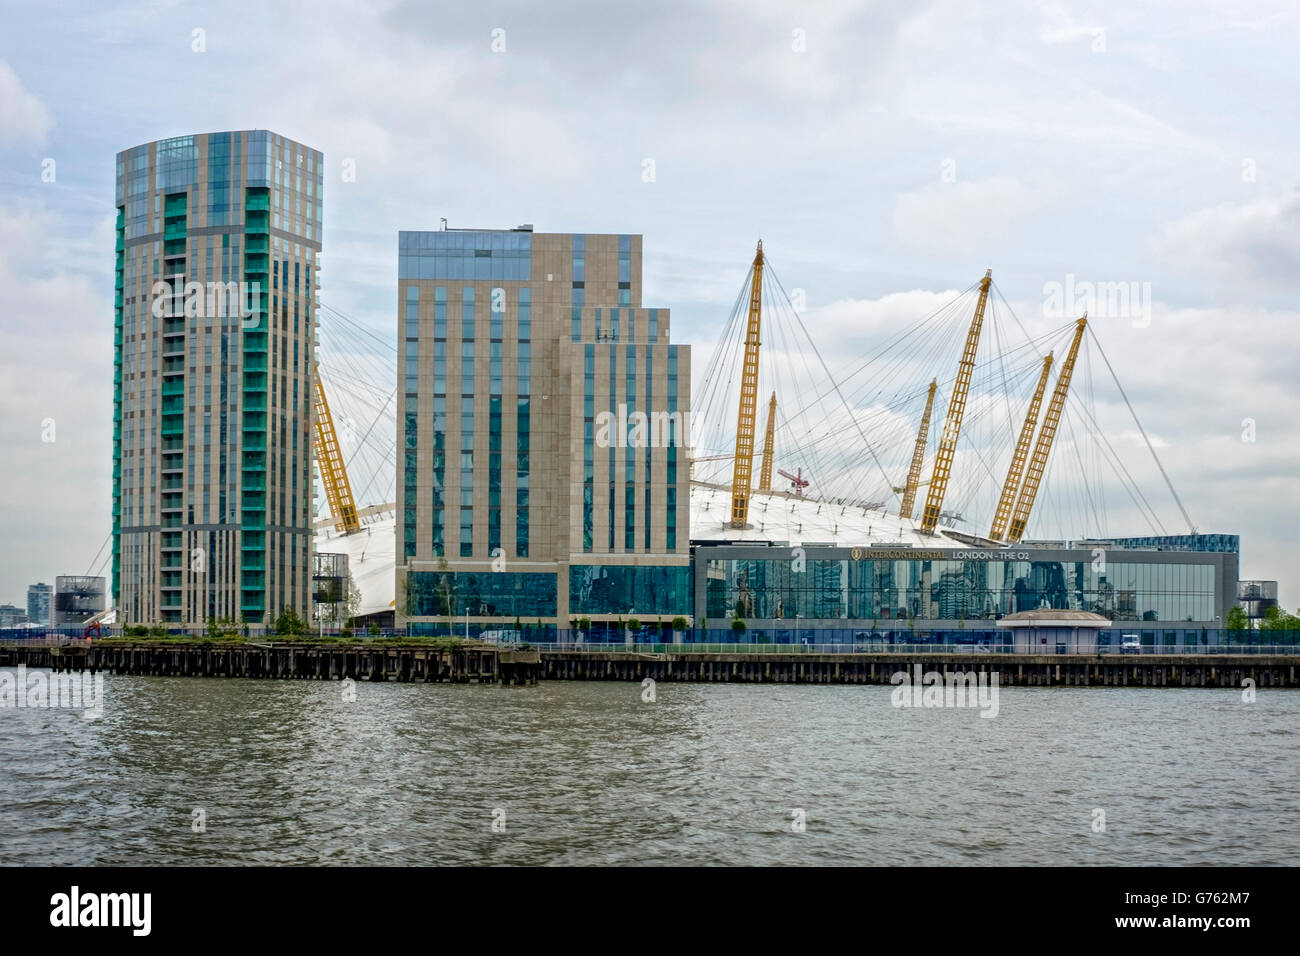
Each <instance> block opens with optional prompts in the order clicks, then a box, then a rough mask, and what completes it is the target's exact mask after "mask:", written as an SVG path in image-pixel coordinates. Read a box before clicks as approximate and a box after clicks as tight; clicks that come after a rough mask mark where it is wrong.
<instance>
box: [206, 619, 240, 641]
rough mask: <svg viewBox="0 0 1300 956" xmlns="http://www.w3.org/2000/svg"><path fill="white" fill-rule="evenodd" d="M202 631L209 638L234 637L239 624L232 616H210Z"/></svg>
mask: <svg viewBox="0 0 1300 956" xmlns="http://www.w3.org/2000/svg"><path fill="white" fill-rule="evenodd" d="M204 633H205V636H206V637H207V638H208V639H209V640H213V641H219V640H222V639H223V638H227V637H234V636H235V635H236V634H238V633H239V626H238V625H237V624H236V623H235V619H234V618H232V617H223V618H213V617H210V618H208V622H207V625H206V627H205V628H204Z"/></svg>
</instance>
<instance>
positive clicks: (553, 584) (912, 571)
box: [397, 544, 1238, 646]
mask: <svg viewBox="0 0 1300 956" xmlns="http://www.w3.org/2000/svg"><path fill="white" fill-rule="evenodd" d="M1237 572H1238V555H1237V553H1236V552H1235V551H1226V550H1215V551H1199V550H1194V549H1186V550H1157V549H1139V548H1119V547H1109V548H1106V547H1092V546H1091V545H1089V546H1086V547H1075V548H1043V547H1026V548H1021V549H996V550H982V551H979V550H970V551H958V550H937V549H936V550H933V551H921V550H910V549H901V548H898V547H886V548H841V547H831V546H814V545H808V546H805V547H803V548H783V547H769V546H765V545H751V544H716V545H715V544H707V545H706V544H697V545H695V546H694V547H693V548H692V553H691V563H690V564H689V565H686V564H666V563H665V564H656V563H597V562H592V563H581V564H579V563H575V564H571V565H567V564H556V565H551V566H550V569H549V570H542V571H506V570H502V571H492V570H491V569H482V570H466V569H464V568H458V567H450V568H441V569H437V570H427V569H424V568H420V567H418V566H417V567H416V569H415V570H412V571H411V572H410V574H409V580H410V585H409V587H407V586H406V585H405V584H404V583H403V578H404V577H405V576H406V575H407V572H406V569H405V568H401V569H399V570H398V578H399V581H398V589H397V591H398V596H399V597H398V600H399V602H401V611H402V613H401V617H402V618H404V619H406V620H408V621H409V622H410V623H411V624H412V625H413V626H414V628H415V630H417V631H421V632H430V631H431V629H432V631H433V632H436V631H437V628H438V626H439V621H441V622H442V626H443V627H444V628H445V627H448V626H450V625H451V622H452V621H454V622H455V631H456V633H461V632H462V631H464V632H466V633H469V634H470V635H471V636H472V635H473V634H475V633H478V632H480V631H482V630H496V629H500V628H503V627H514V626H516V622H518V623H519V625H520V626H524V625H526V626H527V627H529V628H530V629H532V630H535V631H536V632H537V633H536V634H535V635H533V636H534V637H535V638H536V639H538V640H546V639H557V638H558V635H560V634H562V633H565V632H568V631H575V630H576V629H577V628H576V625H577V622H579V621H581V620H582V619H584V618H585V619H588V620H589V621H590V626H589V627H588V629H587V632H586V633H587V636H588V639H589V640H598V641H599V640H608V641H626V640H631V639H637V638H639V639H641V640H647V641H652V642H659V641H673V640H674V639H677V640H683V641H690V640H708V641H709V642H719V641H721V640H729V639H730V638H729V635H730V634H732V633H733V632H732V627H733V622H734V621H736V620H737V619H740V620H742V621H744V622H745V629H744V631H737V632H735V633H736V634H737V637H738V639H740V640H749V641H772V642H776V643H786V642H793V643H797V642H802V641H808V642H809V643H822V642H830V643H852V642H855V641H862V640H867V641H883V642H885V643H925V642H927V641H938V642H943V643H998V641H999V640H1000V629H999V628H998V627H997V622H998V621H999V620H1001V619H1002V618H1004V617H1006V616H1007V615H1009V614H1015V613H1018V612H1021V611H1030V610H1036V609H1039V608H1044V607H1047V608H1055V609H1071V610H1080V611H1090V612H1093V613H1096V614H1100V615H1101V616H1103V617H1105V618H1107V619H1108V620H1110V621H1111V622H1113V625H1114V626H1113V627H1112V628H1111V629H1110V632H1111V633H1112V634H1118V633H1120V632H1121V631H1122V632H1123V633H1130V632H1132V633H1138V634H1139V635H1140V637H1141V640H1142V641H1143V643H1144V644H1150V645H1152V646H1157V645H1169V644H1171V643H1172V644H1174V645H1177V646H1186V645H1191V644H1198V645H1203V644H1206V643H1207V642H1208V643H1218V642H1217V641H1214V642H1210V641H1209V637H1208V636H1207V635H1212V634H1214V633H1216V632H1218V631H1220V630H1221V629H1222V628H1223V627H1224V624H1225V622H1226V620H1227V611H1228V609H1229V608H1231V607H1232V606H1233V605H1234V604H1235V603H1236V588H1237V577H1238V573H1237ZM678 617H681V618H685V619H686V625H687V629H686V630H685V631H679V632H673V631H672V630H671V622H672V620H673V619H674V618H678ZM631 620H635V621H636V622H637V623H638V624H639V625H640V626H639V627H637V628H634V629H633V631H634V632H635V633H632V634H629V629H628V628H627V623H628V622H629V621H631ZM679 623H680V622H679ZM547 635H550V637H549V638H548V637H547ZM1116 640H1118V638H1116Z"/></svg>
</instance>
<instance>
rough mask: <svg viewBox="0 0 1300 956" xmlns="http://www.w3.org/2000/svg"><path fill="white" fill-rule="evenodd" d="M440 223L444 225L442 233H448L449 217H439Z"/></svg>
mask: <svg viewBox="0 0 1300 956" xmlns="http://www.w3.org/2000/svg"><path fill="white" fill-rule="evenodd" d="M438 221H439V222H441V223H442V231H443V232H446V231H447V217H446V216H439V217H438Z"/></svg>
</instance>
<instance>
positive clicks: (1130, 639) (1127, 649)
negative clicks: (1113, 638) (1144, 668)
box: [1119, 634, 1142, 654]
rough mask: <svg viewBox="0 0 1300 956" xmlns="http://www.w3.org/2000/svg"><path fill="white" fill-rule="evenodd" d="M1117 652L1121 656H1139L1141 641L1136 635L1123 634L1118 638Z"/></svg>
mask: <svg viewBox="0 0 1300 956" xmlns="http://www.w3.org/2000/svg"><path fill="white" fill-rule="evenodd" d="M1119 652H1120V653H1121V654H1141V653H1142V640H1141V638H1139V637H1138V636H1137V635H1136V634H1125V635H1123V636H1122V637H1121V638H1120V643H1119Z"/></svg>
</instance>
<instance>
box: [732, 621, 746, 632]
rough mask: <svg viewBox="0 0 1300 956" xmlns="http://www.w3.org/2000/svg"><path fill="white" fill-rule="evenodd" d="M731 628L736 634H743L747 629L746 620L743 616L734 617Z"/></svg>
mask: <svg viewBox="0 0 1300 956" xmlns="http://www.w3.org/2000/svg"><path fill="white" fill-rule="evenodd" d="M731 630H732V631H733V632H735V633H736V634H743V633H744V631H745V622H744V620H743V619H742V618H739V617H736V618H732V621H731Z"/></svg>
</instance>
